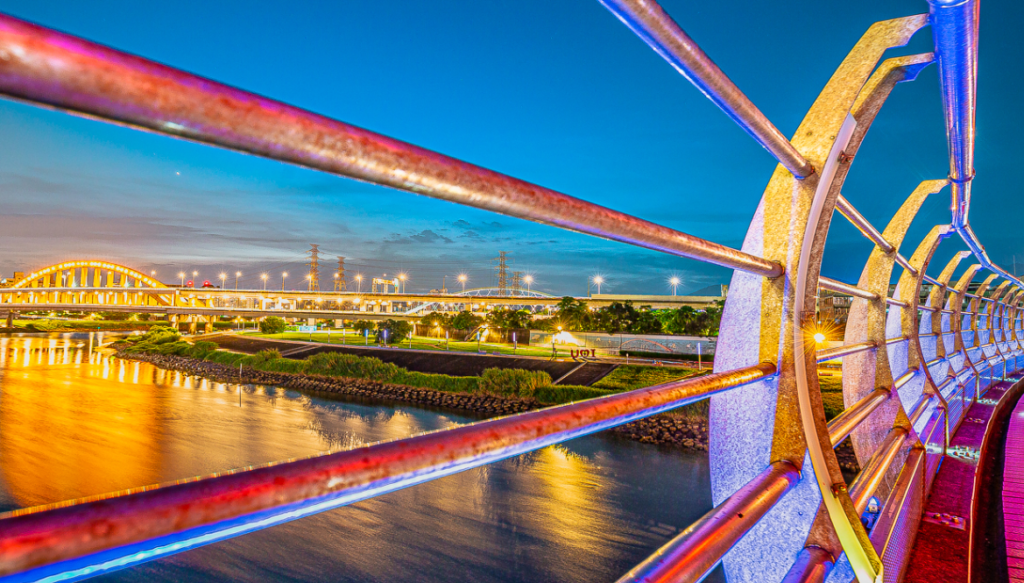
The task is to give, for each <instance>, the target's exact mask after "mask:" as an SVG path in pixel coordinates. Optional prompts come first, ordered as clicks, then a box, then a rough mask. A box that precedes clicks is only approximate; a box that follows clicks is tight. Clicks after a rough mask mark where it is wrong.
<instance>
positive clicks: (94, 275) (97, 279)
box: [92, 267, 103, 287]
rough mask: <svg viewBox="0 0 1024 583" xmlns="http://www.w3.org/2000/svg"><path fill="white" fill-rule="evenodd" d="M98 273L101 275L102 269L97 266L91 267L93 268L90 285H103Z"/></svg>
mask: <svg viewBox="0 0 1024 583" xmlns="http://www.w3.org/2000/svg"><path fill="white" fill-rule="evenodd" d="M100 275H102V270H101V269H100V268H99V267H95V268H93V270H92V287H102V286H103V280H102V279H100Z"/></svg>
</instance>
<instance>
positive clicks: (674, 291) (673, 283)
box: [668, 277, 679, 295]
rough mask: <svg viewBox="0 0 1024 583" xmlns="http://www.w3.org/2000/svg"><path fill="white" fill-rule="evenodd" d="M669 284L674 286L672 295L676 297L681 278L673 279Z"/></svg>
mask: <svg viewBox="0 0 1024 583" xmlns="http://www.w3.org/2000/svg"><path fill="white" fill-rule="evenodd" d="M668 282H669V283H670V284H672V295H676V288H677V287H679V278H678V277H673V278H672V279H670V280H668Z"/></svg>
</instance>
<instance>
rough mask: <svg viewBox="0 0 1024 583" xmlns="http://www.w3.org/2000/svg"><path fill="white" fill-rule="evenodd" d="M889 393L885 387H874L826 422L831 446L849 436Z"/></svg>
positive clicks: (886, 398)
mask: <svg viewBox="0 0 1024 583" xmlns="http://www.w3.org/2000/svg"><path fill="white" fill-rule="evenodd" d="M889 396H890V393H889V391H887V390H886V389H875V391H874V392H872V393H868V394H867V396H865V397H864V398H863V399H861V400H860V401H857V402H856V403H854V404H853V405H851V406H850V407H849V408H847V409H846V410H845V411H843V412H842V413H840V414H839V415H838V416H836V418H835V419H833V420H832V421H829V422H828V437H829V440H830V441H831V442H832V447H836V446H837V445H839V444H840V443H842V442H843V440H844V439H846V438H847V437H849V435H850V433H851V432H852V431H853V430H854V429H856V428H857V426H858V425H860V424H861V423H862V422H863V421H864V420H865V419H867V418H868V416H869V415H871V414H872V413H874V411H875V409H877V408H878V406H879V405H881V404H882V403H884V402H885V401H886V400H888V399H889Z"/></svg>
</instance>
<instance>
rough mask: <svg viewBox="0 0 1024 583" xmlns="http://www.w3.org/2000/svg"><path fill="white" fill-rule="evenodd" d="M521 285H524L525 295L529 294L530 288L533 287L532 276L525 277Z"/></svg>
mask: <svg viewBox="0 0 1024 583" xmlns="http://www.w3.org/2000/svg"><path fill="white" fill-rule="evenodd" d="M523 283H525V284H526V293H530V286H531V285H533V276H532V275H527V276H526V277H524V278H523Z"/></svg>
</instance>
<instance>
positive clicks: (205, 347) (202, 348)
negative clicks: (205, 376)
mask: <svg viewBox="0 0 1024 583" xmlns="http://www.w3.org/2000/svg"><path fill="white" fill-rule="evenodd" d="M218 348H220V346H218V345H217V343H216V342H209V341H200V342H196V343H195V344H193V345H192V348H191V349H190V350H189V351H188V352H187V353H186V354H187V355H188V356H191V357H192V358H206V355H207V354H210V353H211V352H213V351H215V350H217V349H218Z"/></svg>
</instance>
